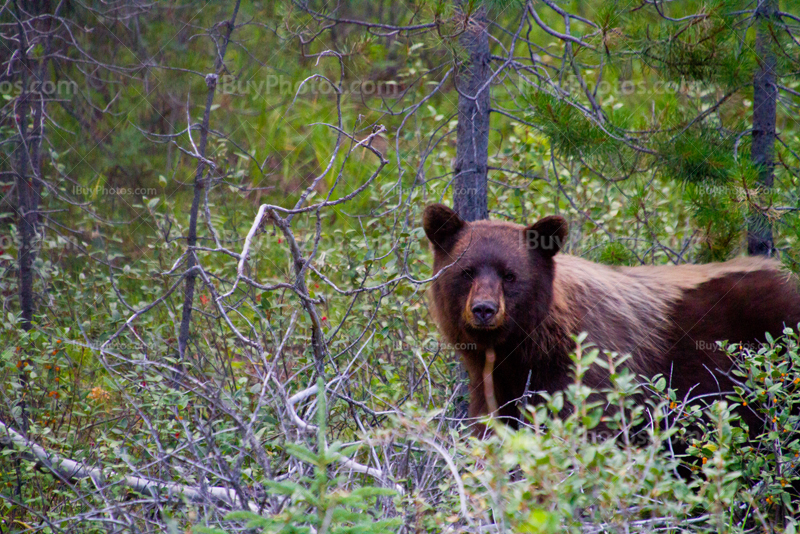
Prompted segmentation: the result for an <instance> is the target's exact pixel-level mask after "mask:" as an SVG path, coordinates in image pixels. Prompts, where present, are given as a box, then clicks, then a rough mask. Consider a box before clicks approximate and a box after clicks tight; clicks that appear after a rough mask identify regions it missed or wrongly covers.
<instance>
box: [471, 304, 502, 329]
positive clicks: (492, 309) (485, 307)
mask: <svg viewBox="0 0 800 534" xmlns="http://www.w3.org/2000/svg"><path fill="white" fill-rule="evenodd" d="M497 308H498V306H497V303H496V302H493V301H490V300H482V301H480V302H476V303H474V304H473V305H472V310H471V311H472V316H473V317H474V318H475V322H476V323H478V324H479V325H483V326H489V325H490V324H491V322H492V320H493V319H494V316H495V315H497Z"/></svg>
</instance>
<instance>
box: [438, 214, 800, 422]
mask: <svg viewBox="0 0 800 534" xmlns="http://www.w3.org/2000/svg"><path fill="white" fill-rule="evenodd" d="M423 226H424V230H425V233H426V235H427V237H428V239H429V240H430V242H431V246H432V248H433V258H434V259H433V271H434V275H435V277H436V278H435V280H434V281H433V283H432V287H431V289H430V308H431V312H432V315H433V317H434V320H435V321H436V323H437V325H438V327H439V329H440V331H441V333H442V334H443V336H444V337H445V338H446V340H447V341H449V342H450V343H453V344H454V345H455V346H456V347H458V348H459V349H462V348H463V350H459V352H460V354H461V356H462V358H463V362H464V365H465V367H466V369H467V372H468V374H469V379H470V405H469V415H470V417H479V416H481V415H486V414H487V413H488V411H489V410H488V409H487V398H489V400H490V402H493V403H494V402H496V407H498V408H499V409H497V415H498V416H500V417H502V418H503V419H505V420H506V421H507V422H509V423H510V424H512V425H516V424H517V421H518V418H519V411H518V408H517V407H516V401H518V400H520V399H522V398H523V397H525V396H526V395H527V394H529V392H537V391H546V392H548V393H553V392H555V391H558V390H562V389H564V388H565V387H566V386H567V385H568V384H569V383H571V381H572V380H573V377H572V367H573V365H572V360H571V359H570V357H569V354H570V352H571V351H573V350H574V349H575V344H574V341H573V339H572V336H573V335H576V334H578V333H580V332H586V333H587V334H588V338H587V341H589V342H591V343H593V344H594V345H596V346H597V347H599V348H600V349H601V350H603V351H608V352H612V351H613V352H617V353H619V354H630V355H631V357H630V358H629V359H628V360H627V363H626V365H627V366H628V367H629V368H630V369H631V371H633V372H634V373H638V374H641V375H644V376H648V377H653V376H655V375H657V374H659V373H660V374H662V375H664V377H666V378H667V379H668V380H669V383H670V387H672V388H674V389H676V390H677V394H678V395H679V397H680V398H686V396H689V397H690V398H696V397H699V396H706V397H709V396H711V397H713V396H716V395H722V396H724V395H725V394H726V393H730V392H732V391H733V387H732V386H733V384H732V381H731V379H730V378H729V376H728V371H729V370H730V369H731V367H732V365H733V362H732V361H731V360H730V359H729V358H728V357H727V356H726V355H725V353H723V352H721V351H719V350H718V349H717V348H716V341H719V340H727V341H730V342H737V343H748V344H754V343H758V342H763V341H764V339H765V332H769V333H770V334H771V335H773V336H774V337H778V336H780V335H781V334H782V331H783V329H784V326H790V327H792V328H797V324H798V322H799V321H800V294H798V289H797V287H796V284H795V281H794V278H793V277H791V276H790V275H789V274H787V273H786V272H784V271H783V270H781V264H780V262H778V261H776V260H774V259H769V258H766V257H751V258H739V259H735V260H731V261H728V262H725V263H711V264H707V265H678V266H641V267H609V266H605V265H600V264H597V263H593V262H590V261H587V260H584V259H581V258H578V257H576V256H571V255H569V254H558V252H559V250H560V249H561V245H562V243H563V242H564V240H565V238H566V236H567V223H566V221H565V220H564V219H563V218H562V217H559V216H550V217H545V218H543V219H541V220H540V221H538V222H537V223H535V224H533V225H531V226H527V227H525V226H521V225H518V224H512V223H508V222H501V221H489V220H485V221H474V222H465V221H463V220H461V219H460V218H459V216H458V215H456V213H455V212H454V211H453V210H451V209H449V208H447V207H446V206H443V205H441V204H433V205H430V206H428V207H427V208H426V209H425V212H424V216H423ZM487 351H488V352H487ZM487 354H489V356H490V358H491V357H494V358H495V363H494V368H493V371H491V372H490V373H489V374H486V371H485V369H487V366H486V358H487ZM606 376H607V374H606V373H605V372H604V371H603V369H601V368H600V367H598V366H593V367H592V368H591V369H590V370H589V371H588V372H587V374H586V376H585V379H584V380H585V383H587V384H588V385H590V386H592V387H595V388H599V387H603V386H604V385H605V381H606ZM484 378H486V381H485V382H486V384H485V383H484ZM492 383H493V387H492ZM487 385H488V387H486V386H487ZM492 397H494V398H492ZM495 409H496V408H495V407H492V411H494V410H495ZM741 415H742V417H743V419H744V421H745V422H746V423H747V424H748V426H749V427H750V430H751V433H753V432H754V431H758V430H760V429H761V428H763V422H761V421H760V419H759V417H758V415H757V414H756V413H755V412H754V411H753V410H751V409H749V408H747V409H742V410H741ZM474 428H476V431H477V432H479V433H480V432H482V430H483V429H482V427H481V426H480V425H476V426H475V427H474Z"/></svg>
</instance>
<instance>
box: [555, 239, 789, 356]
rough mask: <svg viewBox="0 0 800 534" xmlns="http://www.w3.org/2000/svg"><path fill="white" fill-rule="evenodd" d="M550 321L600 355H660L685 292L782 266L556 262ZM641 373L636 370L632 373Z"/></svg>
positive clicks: (564, 258) (757, 262) (561, 258)
mask: <svg viewBox="0 0 800 534" xmlns="http://www.w3.org/2000/svg"><path fill="white" fill-rule="evenodd" d="M554 259H555V263H556V272H555V281H554V283H553V290H554V291H553V305H552V308H551V319H552V320H553V321H555V322H556V323H558V324H560V325H562V326H564V327H565V328H566V329H567V330H568V331H570V332H573V333H579V332H582V331H585V332H589V333H590V339H589V340H590V341H592V342H594V343H595V344H597V345H598V346H600V347H602V348H603V349H606V350H609V351H616V352H618V353H620V354H628V353H630V354H632V355H633V356H634V358H632V360H630V361H629V365H630V366H632V367H638V366H637V365H636V362H637V361H644V360H641V359H640V358H637V357H636V356H643V355H645V354H651V355H652V354H662V353H663V350H664V346H663V345H664V341H665V339H664V337H665V335H666V333H667V331H668V329H669V328H670V327H672V326H674V325H670V324H669V318H668V313H669V310H670V308H671V307H672V306H673V305H674V304H675V303H676V302H677V301H678V300H679V299H680V298H681V297H682V295H683V294H684V292H685V291H687V290H690V289H693V288H696V287H698V286H700V285H702V284H704V283H706V282H708V281H710V280H713V279H715V278H719V277H722V276H725V275H729V274H735V273H743V274H744V273H749V272H755V271H764V270H769V271H775V270H779V269H780V267H781V264H780V262H778V261H776V260H772V259H768V258H739V259H735V260H731V261H728V262H725V263H711V264H706V265H674V266H641V267H609V266H606V265H600V264H597V263H593V262H590V261H587V260H584V259H582V258H578V257H576V256H571V255H568V254H559V255H557V256H556V257H555V258H554ZM632 370H633V371H636V372H639V371H641V370H640V369H635V368H634V369H632Z"/></svg>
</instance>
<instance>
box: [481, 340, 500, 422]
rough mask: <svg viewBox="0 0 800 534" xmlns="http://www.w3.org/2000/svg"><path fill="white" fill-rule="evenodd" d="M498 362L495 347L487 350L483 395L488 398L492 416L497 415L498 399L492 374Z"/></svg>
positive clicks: (487, 402) (487, 403) (484, 365)
mask: <svg viewBox="0 0 800 534" xmlns="http://www.w3.org/2000/svg"><path fill="white" fill-rule="evenodd" d="M496 360H497V355H496V354H495V352H494V347H489V348H488V349H486V363H484V364H483V395H484V396H485V397H486V406H487V408H488V409H489V415H490V416H495V415H497V398H496V397H495V396H494V376H493V374H492V373H493V372H494V362H495V361H496Z"/></svg>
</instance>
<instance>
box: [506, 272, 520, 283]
mask: <svg viewBox="0 0 800 534" xmlns="http://www.w3.org/2000/svg"><path fill="white" fill-rule="evenodd" d="M516 279H517V277H516V276H515V275H514V273H506V274H504V275H503V282H513V281H514V280H516Z"/></svg>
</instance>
